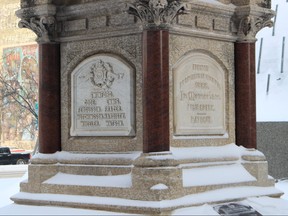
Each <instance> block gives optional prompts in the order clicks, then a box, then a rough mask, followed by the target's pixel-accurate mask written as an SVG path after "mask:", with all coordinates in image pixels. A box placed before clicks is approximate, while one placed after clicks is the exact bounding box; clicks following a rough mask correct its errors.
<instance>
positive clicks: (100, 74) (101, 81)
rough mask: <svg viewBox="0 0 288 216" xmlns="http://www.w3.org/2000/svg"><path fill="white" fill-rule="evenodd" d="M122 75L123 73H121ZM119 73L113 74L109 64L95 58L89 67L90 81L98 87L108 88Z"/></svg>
mask: <svg viewBox="0 0 288 216" xmlns="http://www.w3.org/2000/svg"><path fill="white" fill-rule="evenodd" d="M122 76H123V75H122ZM120 78H121V74H115V73H114V71H113V67H112V66H111V64H109V63H107V62H104V61H102V60H101V59H100V60H97V61H96V63H94V64H93V65H92V66H91V68H90V81H91V83H92V85H94V86H97V87H99V88H104V89H105V88H110V87H111V86H112V85H113V83H114V81H115V79H120Z"/></svg>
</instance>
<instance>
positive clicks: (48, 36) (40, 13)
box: [16, 4, 57, 43]
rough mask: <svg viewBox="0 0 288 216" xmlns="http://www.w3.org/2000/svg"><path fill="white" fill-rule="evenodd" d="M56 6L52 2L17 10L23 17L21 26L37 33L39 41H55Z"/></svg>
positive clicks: (18, 14) (17, 13)
mask: <svg viewBox="0 0 288 216" xmlns="http://www.w3.org/2000/svg"><path fill="white" fill-rule="evenodd" d="M55 14H56V6H55V5H51V4H48V5H46V4H44V5H37V6H31V7H28V8H22V9H20V10H18V11H16V15H17V16H18V17H19V18H20V19H21V20H20V21H19V23H18V26H19V27H20V28H28V29H30V30H32V31H33V32H34V33H35V34H36V35H37V39H36V41H37V42H38V43H54V42H56V38H57V21H56V18H55Z"/></svg>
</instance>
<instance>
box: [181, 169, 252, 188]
mask: <svg viewBox="0 0 288 216" xmlns="http://www.w3.org/2000/svg"><path fill="white" fill-rule="evenodd" d="M182 176H183V187H196V186H207V185H220V184H234V183H242V182H253V181H255V182H256V181H257V179H256V178H255V177H254V176H252V175H251V174H250V173H249V172H248V171H247V170H246V169H245V168H244V167H243V166H242V165H241V164H229V165H217V166H207V167H196V168H188V169H183V170H182Z"/></svg>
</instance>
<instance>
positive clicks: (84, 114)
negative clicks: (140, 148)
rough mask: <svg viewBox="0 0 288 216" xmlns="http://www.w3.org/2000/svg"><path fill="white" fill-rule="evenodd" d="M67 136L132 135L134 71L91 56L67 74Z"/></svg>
mask: <svg viewBox="0 0 288 216" xmlns="http://www.w3.org/2000/svg"><path fill="white" fill-rule="evenodd" d="M71 99H72V100H71V102H72V103H71V130H70V134H71V136H134V135H135V123H134V122H135V115H134V70H133V69H132V67H130V66H129V65H128V64H127V63H126V62H124V61H123V60H122V59H120V58H117V57H114V56H112V55H106V54H103V55H95V56H92V57H90V58H88V59H86V60H84V61H83V62H82V63H80V64H79V65H78V66H77V67H76V68H75V69H74V71H73V72H72V74H71Z"/></svg>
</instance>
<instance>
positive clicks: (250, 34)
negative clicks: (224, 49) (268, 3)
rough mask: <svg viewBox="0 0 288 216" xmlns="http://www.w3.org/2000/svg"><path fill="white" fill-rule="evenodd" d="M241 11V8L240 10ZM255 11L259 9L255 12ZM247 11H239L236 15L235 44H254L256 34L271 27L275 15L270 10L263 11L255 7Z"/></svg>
mask: <svg viewBox="0 0 288 216" xmlns="http://www.w3.org/2000/svg"><path fill="white" fill-rule="evenodd" d="M242 9H243V8H242ZM257 9H261V11H260V10H257ZM257 9H256V10H255V8H250V7H249V9H248V10H247V8H246V10H240V11H238V13H236V14H237V15H236V16H237V19H236V20H237V21H236V23H237V24H236V26H238V27H237V36H238V39H237V42H242V43H254V42H256V40H257V39H256V34H257V33H258V32H259V31H260V30H261V29H263V28H265V27H272V26H273V21H272V20H271V19H272V18H273V17H274V15H275V13H274V12H273V11H272V10H270V9H263V8H259V7H257Z"/></svg>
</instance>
